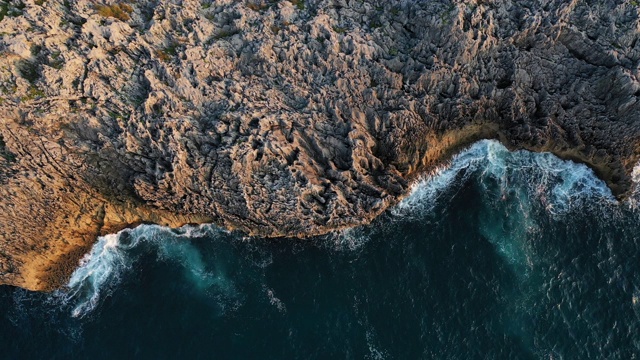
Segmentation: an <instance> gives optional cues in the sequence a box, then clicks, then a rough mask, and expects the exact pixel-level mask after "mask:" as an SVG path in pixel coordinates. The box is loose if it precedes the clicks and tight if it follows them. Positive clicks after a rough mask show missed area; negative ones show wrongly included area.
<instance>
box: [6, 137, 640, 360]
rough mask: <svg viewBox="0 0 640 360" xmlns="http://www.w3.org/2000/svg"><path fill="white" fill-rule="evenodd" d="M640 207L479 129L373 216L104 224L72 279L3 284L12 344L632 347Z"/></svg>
mask: <svg viewBox="0 0 640 360" xmlns="http://www.w3.org/2000/svg"><path fill="white" fill-rule="evenodd" d="M639 236H640V216H639V215H638V213H637V211H636V210H635V202H634V201H631V202H625V203H622V204H619V203H617V202H615V201H614V200H613V198H612V196H611V194H610V192H609V191H608V189H607V188H606V187H605V186H604V184H603V183H602V182H601V181H599V180H597V179H596V178H595V177H594V176H593V174H592V173H591V172H590V171H589V170H588V169H587V168H586V167H584V166H582V165H576V164H573V163H570V162H564V161H560V160H558V159H557V158H555V157H553V156H551V155H548V154H531V153H528V152H516V153H509V152H507V151H506V150H505V149H504V148H503V147H501V146H500V145H498V144H497V143H494V142H481V143H478V144H476V145H475V146H474V147H472V148H471V149H469V150H468V151H466V152H464V153H463V154H461V155H460V156H459V157H458V158H457V159H456V160H455V161H454V162H453V164H452V165H451V166H450V167H449V168H446V169H442V170H441V171H439V172H438V173H437V174H435V175H434V176H432V177H430V178H429V179H427V180H425V181H424V182H422V183H421V184H419V185H417V186H416V187H415V189H414V192H413V193H412V195H411V196H410V197H408V198H407V199H406V200H405V201H403V202H402V203H401V204H400V205H399V206H398V207H396V208H394V209H392V210H391V211H390V212H389V213H388V214H385V215H384V216H382V217H381V218H380V219H378V220H377V221H375V223H374V224H372V225H370V226H366V227H361V228H357V229H352V230H349V231H347V232H343V233H340V234H333V235H331V236H325V237H321V238H316V239H312V240H297V239H287V240H265V239H248V238H243V237H242V236H241V235H239V234H230V233H226V232H223V231H221V230H219V229H216V228H215V227H210V226H202V227H192V228H183V229H179V230H176V231H171V230H169V229H165V228H160V227H153V226H143V227H139V228H137V229H134V230H130V231H126V232H124V233H121V234H119V235H113V236H107V237H105V238H102V239H101V240H100V241H99V242H98V244H97V245H96V246H95V248H94V250H93V252H92V253H91V254H90V255H88V256H87V257H86V258H85V259H84V261H83V264H82V266H81V267H80V268H79V269H78V270H77V271H76V273H75V274H74V276H73V278H72V280H71V282H70V283H69V285H68V288H67V289H64V290H62V291H59V292H57V293H54V294H39V293H31V292H28V291H24V290H20V289H14V288H10V287H0V306H1V309H2V310H1V311H2V312H1V315H0V354H2V355H1V356H2V358H7V359H12V358H15V359H17V358H46V359H68V358H92V359H120V358H145V359H146V358H148V359H158V358H206V359H210V358H214V359H245V358H260V359H263V358H287V359H288V358H303V359H318V358H319V359H324V358H347V359H363V358H367V359H386V358H390V359H416V358H426V359H431V358H435V359H476V358H483V359H484V358H489V359H633V358H634V357H635V358H637V357H638V354H640V331H639V330H640V239H639Z"/></svg>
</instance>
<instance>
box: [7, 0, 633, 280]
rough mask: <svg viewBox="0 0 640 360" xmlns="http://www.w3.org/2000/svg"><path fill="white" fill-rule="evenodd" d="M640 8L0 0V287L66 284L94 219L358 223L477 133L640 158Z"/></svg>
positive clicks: (586, 153)
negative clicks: (7, 285) (3, 285)
mask: <svg viewBox="0 0 640 360" xmlns="http://www.w3.org/2000/svg"><path fill="white" fill-rule="evenodd" d="M639 11H640V5H639V4H638V3H637V2H635V1H614V0H599V1H595V0H573V1H565V0H522V1H514V2H512V1H499V0H470V1H449V0H412V1H388V0H379V1H370V0H282V1H278V0H246V1H232V0H215V1H214V0H132V1H130V2H129V1H126V2H118V1H111V0H105V1H104V2H96V1H87V0H78V1H67V0H10V1H7V0H0V54H1V56H0V121H1V122H2V125H1V126H0V283H2V284H11V285H16V286H21V287H24V288H28V289H32V290H50V289H52V288H55V287H57V286H60V285H61V284H63V283H64V281H65V280H66V279H67V278H68V276H69V275H70V273H71V272H72V271H73V269H74V268H75V267H76V266H77V264H78V260H79V259H80V258H81V257H82V255H83V254H85V253H86V252H87V251H88V249H89V248H90V247H91V245H92V244H93V243H94V241H95V239H96V237H97V236H99V235H101V234H106V233H110V232H115V231H117V230H119V229H122V228H124V227H128V226H132V225H135V224H138V223H143V222H153V223H159V224H163V225H168V226H179V225H182V224H186V223H201V222H215V223H217V224H219V225H221V226H224V227H227V228H233V229H239V230H242V231H245V232H247V233H250V234H253V235H260V236H309V235H314V234H322V233H326V232H328V231H331V230H334V229H340V228H344V227H349V226H354V225H358V224H362V223H366V222H368V221H370V220H371V219H372V218H374V217H375V216H377V215H378V214H380V213H381V212H382V211H384V210H385V209H387V208H388V207H389V206H390V205H392V204H394V203H396V202H397V201H398V199H399V198H401V197H402V196H403V195H404V194H406V192H407V190H408V186H409V184H410V183H411V181H412V180H413V179H414V178H416V177H418V176H420V175H421V174H423V173H425V172H428V171H430V169H433V167H434V166H435V165H437V164H438V163H441V162H443V161H446V160H447V159H449V158H450V156H451V155H452V154H454V153H455V152H456V151H458V150H459V149H461V148H462V147H464V146H467V145H469V144H470V143H472V142H474V141H477V140H479V139H483V138H496V139H499V140H500V141H501V142H502V143H504V144H505V145H506V146H507V147H509V148H511V149H529V150H533V151H550V152H553V153H555V154H556V155H558V156H560V157H562V158H565V159H571V160H575V161H580V162H583V163H586V164H587V165H589V166H590V167H591V168H592V169H594V171H595V172H596V174H597V175H598V176H600V177H601V178H603V179H604V180H606V182H607V183H608V185H609V186H610V187H611V189H612V191H613V192H614V194H615V195H616V196H618V197H619V198H624V197H625V196H626V195H627V194H628V193H629V192H630V191H631V190H632V189H631V187H632V182H631V179H630V174H631V171H632V168H633V167H634V165H635V164H636V163H637V161H638V155H639V154H640V149H639V145H640V139H639V137H640V102H639V101H638V100H639V99H640V82H639V81H638V78H639V76H640V69H639V63H638V60H639V59H640V43H639V42H638V41H637V40H638V37H639V35H640V20H639V18H638V13H639Z"/></svg>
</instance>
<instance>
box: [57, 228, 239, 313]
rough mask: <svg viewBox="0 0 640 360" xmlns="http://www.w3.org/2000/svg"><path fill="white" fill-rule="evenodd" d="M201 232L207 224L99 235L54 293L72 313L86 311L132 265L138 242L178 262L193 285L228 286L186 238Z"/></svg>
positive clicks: (160, 255)
mask: <svg viewBox="0 0 640 360" xmlns="http://www.w3.org/2000/svg"><path fill="white" fill-rule="evenodd" d="M205 234H209V235H211V234H212V232H211V226H198V227H193V226H188V227H183V228H180V229H177V230H171V229H169V228H164V227H161V226H155V225H142V226H139V227H137V228H135V229H127V230H123V231H121V232H119V233H117V234H111V235H106V236H103V237H100V238H99V239H98V241H97V243H96V244H95V245H94V246H93V248H92V249H91V251H90V252H89V253H88V254H86V255H85V256H84V257H83V258H82V259H81V260H80V264H79V267H78V268H77V269H76V270H75V271H74V273H73V274H72V275H71V279H70V280H69V282H68V284H67V286H66V288H65V289H64V290H62V291H59V292H57V293H56V294H55V295H54V296H56V297H57V298H58V299H61V300H62V301H63V302H64V303H66V304H68V305H71V307H72V311H71V313H72V316H74V317H82V316H84V315H86V314H88V313H90V312H91V311H92V310H93V309H94V308H95V307H96V306H97V305H98V302H99V300H100V299H101V298H103V297H104V295H106V294H108V292H109V291H111V290H112V289H113V287H114V286H115V285H117V284H118V283H119V281H120V279H121V276H123V274H125V273H126V272H127V271H128V270H130V269H131V268H132V266H133V265H134V263H135V261H136V260H137V256H138V255H137V254H135V253H134V251H133V250H134V249H135V248H137V247H139V246H140V245H142V244H145V245H146V246H151V247H153V248H154V249H155V251H156V254H157V256H158V258H159V259H160V260H167V261H172V262H176V263H178V264H180V265H181V266H182V267H183V268H184V270H185V276H186V277H187V278H188V279H189V280H190V281H191V283H192V284H193V285H194V286H197V287H198V288H203V289H204V288H208V287H211V286H214V285H215V286H217V287H219V288H221V289H225V290H230V289H232V287H233V286H232V283H231V282H230V281H228V279H227V277H226V276H225V274H224V271H222V269H216V272H215V274H213V273H211V272H208V271H207V268H206V266H205V262H204V260H203V259H202V255H201V254H200V252H199V251H198V249H197V248H195V247H194V246H193V244H192V243H191V242H190V241H189V239H191V238H196V237H201V236H204V235H205Z"/></svg>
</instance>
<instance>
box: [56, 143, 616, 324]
mask: <svg viewBox="0 0 640 360" xmlns="http://www.w3.org/2000/svg"><path fill="white" fill-rule="evenodd" d="M471 180H473V181H475V182H476V183H477V184H478V186H480V187H481V188H482V189H484V190H483V191H484V194H485V195H484V196H485V197H486V199H485V201H484V202H485V206H492V207H494V208H498V207H500V206H503V205H505V206H510V208H511V209H512V210H511V211H510V214H511V216H510V217H508V218H505V219H503V220H502V221H503V222H502V223H499V222H498V223H496V222H495V221H493V219H487V220H486V221H483V220H482V219H480V226H481V231H482V233H483V234H484V236H485V237H486V238H487V240H488V241H489V242H491V243H492V244H493V245H494V246H495V247H496V249H497V250H498V252H499V253H501V254H502V255H503V256H504V257H505V259H507V261H508V262H509V263H511V264H512V265H513V266H514V267H515V268H516V269H519V270H517V272H519V273H526V272H527V271H528V269H529V268H530V260H529V255H528V253H529V249H528V248H529V247H530V244H528V243H527V238H528V236H529V234H530V233H532V232H535V231H539V229H538V228H539V227H538V225H537V224H536V223H535V221H534V220H533V218H532V216H531V213H532V211H533V209H534V208H538V207H539V206H538V205H540V204H541V205H542V207H543V208H544V209H545V210H546V211H547V212H548V213H549V214H550V215H552V216H562V214H565V213H567V212H569V211H571V210H572V209H575V208H576V207H578V206H594V204H595V206H609V205H611V204H615V203H616V202H615V200H614V199H613V197H612V195H611V192H610V191H609V189H608V188H607V187H606V186H605V184H604V182H602V181H601V180H599V179H597V178H596V177H595V175H594V174H593V172H592V171H591V170H590V169H589V168H588V167H586V166H585V165H582V164H576V163H573V162H570V161H563V160H561V159H559V158H557V157H555V156H553V155H551V154H546V153H543V154H535V153H530V152H527V151H515V152H510V151H508V150H507V149H506V148H505V147H504V146H502V145H501V144H500V143H498V142H497V141H492V140H483V141H479V142H477V143H475V144H474V145H472V146H470V147H469V148H468V149H466V150H464V151H462V152H461V153H459V154H458V155H456V156H455V157H454V158H453V159H452V160H451V162H450V163H449V164H448V165H447V166H443V167H440V168H438V169H436V170H435V171H434V172H433V173H432V174H431V175H429V176H427V177H425V178H424V179H422V180H421V181H419V182H417V183H416V184H415V185H414V186H413V187H412V189H411V192H410V194H409V195H408V196H407V197H406V198H405V199H403V200H402V201H401V202H400V203H399V204H398V205H397V206H396V207H394V208H392V209H391V210H390V211H389V212H388V216H386V218H387V219H388V218H389V216H390V218H391V220H392V221H391V223H393V222H397V221H402V222H407V221H413V220H417V219H424V218H425V216H432V215H433V210H434V209H435V208H436V206H437V205H439V204H442V203H443V202H447V201H449V200H450V199H451V197H452V196H454V195H455V192H456V191H458V189H460V188H461V186H462V185H463V184H465V183H468V182H469V181H471ZM533 202H536V203H535V204H534V203H533ZM490 211H491V209H490V208H487V214H488V213H489V212H490ZM380 231H384V230H383V229H382V230H381V229H380V225H379V224H378V226H368V227H367V226H365V227H356V228H352V229H348V230H344V231H340V232H336V233H334V234H330V235H328V236H324V237H320V238H319V242H320V243H321V244H322V247H324V248H328V249H330V250H331V251H340V252H343V251H347V252H353V251H357V250H361V249H362V248H363V246H364V245H365V244H366V243H367V242H368V240H369V239H370V238H371V237H372V236H375V235H376V234H378V233H379V232H380ZM220 232H221V230H220V229H217V228H216V227H214V226H211V225H206V226H195V227H194V226H186V227H183V228H180V229H174V230H171V229H168V228H163V227H160V226H155V225H143V226H140V227H137V228H135V229H128V230H124V231H122V232H120V233H118V234H113V235H107V236H104V237H102V238H100V239H99V240H98V242H97V243H96V245H95V246H94V247H93V249H92V250H91V252H90V253H89V254H87V255H86V256H85V257H84V258H83V259H82V261H81V263H80V266H79V268H78V269H77V270H76V271H75V272H74V273H73V275H72V277H71V279H70V281H69V283H68V285H67V287H66V289H65V290H64V291H62V292H60V293H59V294H58V297H60V298H63V299H64V301H65V303H67V304H73V305H72V306H73V310H72V314H73V316H79V317H82V316H84V315H86V314H87V313H89V312H91V311H92V310H93V309H94V308H95V307H96V306H97V305H98V303H99V300H100V299H101V298H104V296H105V295H107V294H109V293H110V292H111V291H113V289H114V288H115V287H116V286H117V284H118V283H119V282H120V280H121V277H122V276H126V274H129V273H130V270H131V268H132V267H133V265H134V264H135V262H136V259H137V255H136V249H138V248H139V247H141V245H142V244H144V245H143V246H142V247H143V248H148V249H153V251H155V253H156V255H157V257H158V259H160V260H165V261H172V262H176V263H178V264H180V266H181V267H182V268H183V269H184V271H185V276H186V277H187V278H188V279H189V280H190V283H191V284H193V286H195V287H196V288H199V289H202V290H203V291H204V290H206V289H208V288H210V287H212V286H215V287H217V288H220V289H224V291H226V292H228V293H233V292H234V291H235V290H234V286H233V282H232V281H231V280H230V279H229V276H228V275H226V274H225V270H224V269H223V268H222V267H220V266H215V264H213V265H211V264H210V263H211V262H210V261H208V259H204V258H203V256H202V254H201V253H200V251H199V250H198V249H197V248H196V247H194V246H193V245H192V244H191V242H190V239H191V240H193V239H195V238H200V237H206V236H217V235H216V233H220ZM253 241H259V240H253V239H250V240H249V241H248V243H250V242H253ZM268 263H269V262H267V264H268ZM208 264H209V266H208ZM212 266H213V267H214V268H215V269H214V270H213V271H212V270H211V269H210V268H211V267H212Z"/></svg>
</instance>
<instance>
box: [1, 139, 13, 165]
mask: <svg viewBox="0 0 640 360" xmlns="http://www.w3.org/2000/svg"><path fill="white" fill-rule="evenodd" d="M0 156H1V157H3V158H4V159H5V160H7V161H8V162H15V161H16V155H15V154H14V153H12V152H10V151H9V150H8V149H7V144H6V143H5V142H4V138H3V137H2V135H0Z"/></svg>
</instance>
